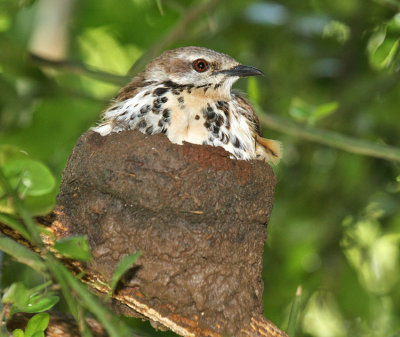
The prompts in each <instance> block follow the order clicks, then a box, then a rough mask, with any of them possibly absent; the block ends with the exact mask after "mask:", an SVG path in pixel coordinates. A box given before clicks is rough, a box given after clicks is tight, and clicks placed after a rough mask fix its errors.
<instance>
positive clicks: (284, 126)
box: [257, 108, 400, 162]
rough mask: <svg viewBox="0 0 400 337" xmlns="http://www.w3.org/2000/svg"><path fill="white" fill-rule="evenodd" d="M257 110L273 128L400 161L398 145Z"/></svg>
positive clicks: (366, 154) (352, 151)
mask: <svg viewBox="0 0 400 337" xmlns="http://www.w3.org/2000/svg"><path fill="white" fill-rule="evenodd" d="M257 110H258V112H259V114H258V116H259V118H260V121H261V123H262V124H263V125H265V126H266V127H268V128H270V129H272V130H276V131H279V132H282V133H285V134H288V135H291V136H294V137H298V138H302V139H306V140H309V141H312V142H316V143H319V144H323V145H327V146H331V147H334V148H337V149H341V150H344V151H347V152H351V153H357V154H362V155H365V156H369V157H375V158H380V159H385V160H391V161H395V162H400V149H399V148H397V147H394V146H388V145H380V144H374V143H372V142H368V141H365V140H361V139H357V138H354V137H349V136H345V135H342V134H340V133H337V132H333V131H328V130H321V129H318V128H314V127H311V126H308V125H299V124H296V123H293V122H290V121H288V120H285V119H283V118H281V117H278V116H275V115H271V114H269V115H267V114H265V113H264V112H263V111H262V110H261V109H259V108H258V109H257Z"/></svg>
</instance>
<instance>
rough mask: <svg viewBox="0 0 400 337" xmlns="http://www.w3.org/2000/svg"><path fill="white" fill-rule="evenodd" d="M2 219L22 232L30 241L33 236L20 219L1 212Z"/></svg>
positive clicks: (0, 217) (0, 218) (0, 219)
mask: <svg viewBox="0 0 400 337" xmlns="http://www.w3.org/2000/svg"><path fill="white" fill-rule="evenodd" d="M0 221H1V222H2V223H4V224H5V225H7V226H9V227H11V228H12V229H14V230H16V231H17V232H19V233H20V234H22V236H23V237H24V238H25V239H27V240H29V241H30V240H31V236H30V235H29V233H28V231H27V230H26V229H25V227H24V225H23V224H22V223H20V222H19V220H18V219H16V218H14V217H13V216H11V215H9V214H5V213H0Z"/></svg>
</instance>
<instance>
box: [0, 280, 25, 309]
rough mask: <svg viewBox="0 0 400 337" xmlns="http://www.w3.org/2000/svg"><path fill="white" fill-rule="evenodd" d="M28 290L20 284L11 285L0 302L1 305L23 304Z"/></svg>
mask: <svg viewBox="0 0 400 337" xmlns="http://www.w3.org/2000/svg"><path fill="white" fill-rule="evenodd" d="M28 296H29V293H28V290H27V289H26V288H25V286H24V285H23V284H22V283H21V282H16V283H13V284H11V286H10V287H9V288H8V289H7V290H6V291H5V293H4V295H3V298H2V299H1V301H2V302H3V303H7V304H12V303H25V302H26V299H27V298H28Z"/></svg>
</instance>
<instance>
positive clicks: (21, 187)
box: [3, 157, 56, 196]
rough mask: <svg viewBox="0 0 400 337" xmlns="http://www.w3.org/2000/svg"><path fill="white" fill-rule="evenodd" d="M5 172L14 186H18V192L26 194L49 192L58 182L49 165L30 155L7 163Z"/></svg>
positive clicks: (4, 167)
mask: <svg viewBox="0 0 400 337" xmlns="http://www.w3.org/2000/svg"><path fill="white" fill-rule="evenodd" d="M3 172H4V174H5V175H6V177H8V179H9V181H10V183H11V185H12V186H15V187H16V186H18V193H19V194H22V195H24V196H25V195H30V196H40V195H44V194H47V193H49V192H50V191H51V190H52V189H53V188H54V186H55V184H56V180H55V178H54V176H53V174H52V173H51V172H50V170H49V169H48V168H47V166H46V165H44V164H42V163H41V162H39V161H37V160H34V159H32V158H29V157H27V158H21V159H17V160H13V161H11V162H9V163H6V164H5V165H4V166H3Z"/></svg>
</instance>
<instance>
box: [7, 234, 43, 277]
mask: <svg viewBox="0 0 400 337" xmlns="http://www.w3.org/2000/svg"><path fill="white" fill-rule="evenodd" d="M0 250H2V251H3V252H5V253H7V254H8V255H10V256H12V257H13V258H14V259H15V260H17V261H18V262H20V263H23V264H26V265H27V266H29V267H31V268H32V269H34V270H36V271H38V272H39V273H41V274H44V275H47V267H46V264H45V262H43V260H42V259H41V258H40V257H38V256H37V255H36V254H35V253H34V252H32V251H31V250H29V249H28V248H26V247H25V246H23V245H21V244H19V243H17V242H16V241H14V240H12V239H10V238H7V237H0Z"/></svg>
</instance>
